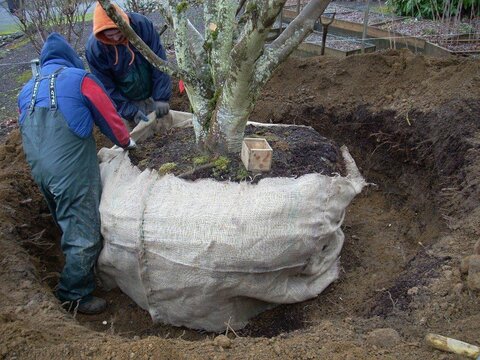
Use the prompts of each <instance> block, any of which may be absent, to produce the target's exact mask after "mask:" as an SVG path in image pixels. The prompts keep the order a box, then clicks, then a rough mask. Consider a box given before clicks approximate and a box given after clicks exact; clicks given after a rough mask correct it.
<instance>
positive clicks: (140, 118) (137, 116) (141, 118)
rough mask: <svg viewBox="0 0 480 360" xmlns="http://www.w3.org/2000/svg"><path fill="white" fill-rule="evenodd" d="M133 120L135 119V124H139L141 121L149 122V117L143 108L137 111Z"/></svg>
mask: <svg viewBox="0 0 480 360" xmlns="http://www.w3.org/2000/svg"><path fill="white" fill-rule="evenodd" d="M133 121H135V124H138V123H139V122H140V121H145V122H147V121H148V117H147V115H145V114H144V113H143V112H142V111H141V110H138V111H137V113H136V114H135V117H134V118H133Z"/></svg>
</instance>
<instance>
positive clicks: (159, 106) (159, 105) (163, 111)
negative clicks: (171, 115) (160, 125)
mask: <svg viewBox="0 0 480 360" xmlns="http://www.w3.org/2000/svg"><path fill="white" fill-rule="evenodd" d="M169 111H170V105H169V104H168V102H165V101H155V115H157V117H162V116H165V115H167V114H168V112H169Z"/></svg>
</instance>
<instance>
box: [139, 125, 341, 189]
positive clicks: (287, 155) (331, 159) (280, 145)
mask: <svg viewBox="0 0 480 360" xmlns="http://www.w3.org/2000/svg"><path fill="white" fill-rule="evenodd" d="M245 136H246V137H259V138H264V139H266V140H267V141H268V143H269V144H270V146H271V147H272V149H273V156H272V166H271V170H270V171H268V172H264V173H253V172H248V171H247V170H246V169H245V167H244V165H243V163H242V161H241V159H240V155H238V156H229V157H212V156H207V155H205V154H204V153H202V152H201V151H199V150H198V148H197V146H196V144H195V135H194V132H193V128H182V129H172V130H170V131H168V132H167V133H164V134H159V135H156V136H154V137H152V138H150V139H148V140H145V141H144V142H142V143H141V144H140V145H139V147H138V148H137V149H136V150H134V151H132V152H131V153H130V159H131V161H132V163H133V164H134V165H136V166H138V167H139V168H140V169H141V170H144V169H146V168H151V169H156V170H158V171H159V172H160V173H161V174H164V173H172V174H175V175H177V176H181V177H184V178H187V179H190V180H196V179H200V178H214V179H217V180H229V181H243V180H246V181H251V182H258V180H260V179H261V178H265V177H297V176H301V175H305V174H308V173H321V174H324V175H329V176H332V175H334V174H337V173H340V174H342V173H343V159H342V156H341V153H340V151H339V148H338V146H337V145H336V144H335V143H334V142H333V141H332V140H329V139H327V138H325V137H323V136H321V135H320V134H319V133H318V132H317V131H315V130H314V129H312V128H310V127H297V126H288V127H257V126H252V125H248V126H247V128H246V129H245Z"/></svg>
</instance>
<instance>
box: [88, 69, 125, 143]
mask: <svg viewBox="0 0 480 360" xmlns="http://www.w3.org/2000/svg"><path fill="white" fill-rule="evenodd" d="M81 91H82V94H83V96H84V98H85V99H86V102H87V106H88V107H89V109H90V111H91V113H92V115H93V119H94V121H95V124H96V125H97V126H98V127H99V128H100V131H101V132H102V133H103V134H104V135H105V136H107V137H108V138H109V139H110V140H111V141H112V142H113V143H114V144H115V145H118V146H120V147H123V148H126V147H128V146H129V143H130V134H129V133H128V130H127V128H126V126H125V124H124V123H123V121H122V119H121V118H120V115H119V114H118V113H117V111H116V110H115V106H114V105H113V102H112V100H110V98H109V97H108V95H107V93H106V91H105V90H104V88H103V87H102V86H101V85H100V83H99V82H98V80H96V79H95V77H94V76H93V75H90V74H88V75H86V76H85V77H84V78H83V80H82V85H81Z"/></svg>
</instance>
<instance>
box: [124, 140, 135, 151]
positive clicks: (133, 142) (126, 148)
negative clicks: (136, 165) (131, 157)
mask: <svg viewBox="0 0 480 360" xmlns="http://www.w3.org/2000/svg"><path fill="white" fill-rule="evenodd" d="M136 148H137V143H136V142H135V140H133V139H132V138H130V141H129V143H128V145H127V146H126V147H124V149H125V150H133V149H136Z"/></svg>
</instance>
